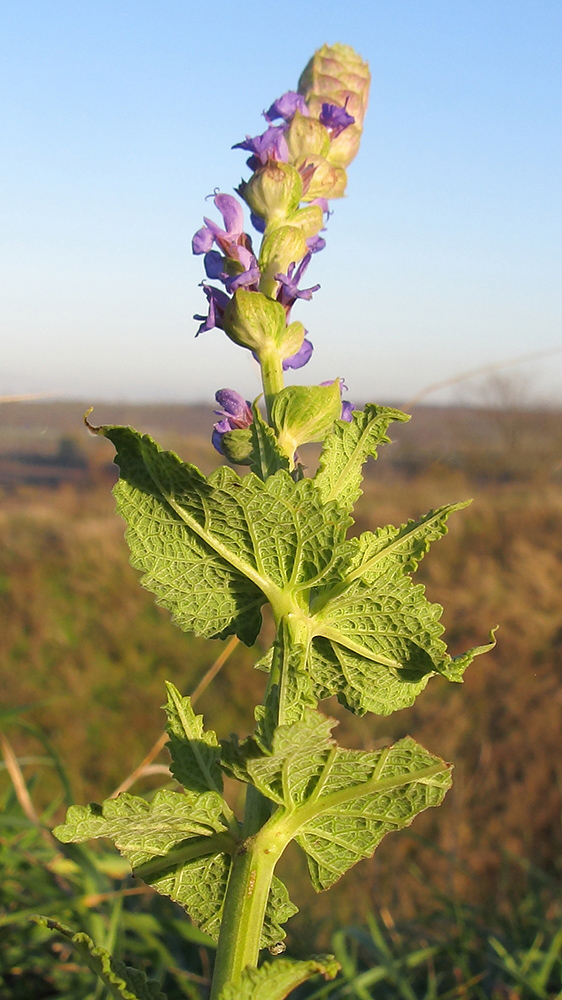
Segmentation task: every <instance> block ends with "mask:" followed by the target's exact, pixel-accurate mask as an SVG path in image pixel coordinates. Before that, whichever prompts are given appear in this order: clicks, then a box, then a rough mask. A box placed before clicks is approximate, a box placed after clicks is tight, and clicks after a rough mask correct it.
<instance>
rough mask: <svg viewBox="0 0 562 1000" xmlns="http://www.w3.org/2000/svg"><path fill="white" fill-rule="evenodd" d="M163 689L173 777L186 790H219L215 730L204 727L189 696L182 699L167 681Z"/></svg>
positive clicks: (220, 778)
mask: <svg viewBox="0 0 562 1000" xmlns="http://www.w3.org/2000/svg"><path fill="white" fill-rule="evenodd" d="M166 690H167V693H168V701H167V704H166V714H167V716H168V724H167V726H166V730H167V733H168V736H169V741H168V749H169V751H170V756H171V758H172V763H171V767H170V770H171V772H172V774H173V775H174V778H175V779H176V781H179V783H180V784H181V785H183V787H184V788H186V789H188V790H189V791H193V792H209V791H212V792H218V793H219V794H220V793H222V771H221V767H220V746H219V743H218V740H217V736H216V733H214V732H213V731H212V730H205V729H204V728H203V716H202V715H195V712H194V711H193V708H192V707H191V698H183V697H182V695H181V694H180V692H179V691H178V689H177V688H176V687H174V685H173V684H170V683H169V682H168V681H167V682H166Z"/></svg>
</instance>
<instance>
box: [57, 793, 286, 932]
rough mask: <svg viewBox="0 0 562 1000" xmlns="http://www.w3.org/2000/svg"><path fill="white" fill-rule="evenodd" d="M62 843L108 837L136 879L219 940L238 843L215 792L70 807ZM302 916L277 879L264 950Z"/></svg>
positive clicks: (59, 830) (125, 798) (59, 833)
mask: <svg viewBox="0 0 562 1000" xmlns="http://www.w3.org/2000/svg"><path fill="white" fill-rule="evenodd" d="M53 832H54V834H55V836H56V837H58V839H59V840H61V841H63V843H70V842H73V843H82V842H83V841H85V840H90V839H91V838H95V837H107V838H109V839H110V840H112V841H113V842H114V844H115V845H116V847H117V848H118V849H119V850H120V851H121V853H122V854H123V855H124V856H125V857H126V858H127V860H128V861H129V862H130V864H131V867H132V869H133V874H134V875H135V876H137V877H138V878H142V880H143V881H144V882H146V883H147V884H148V885H152V886H153V888H154V889H156V890H157V891H158V892H161V893H163V894H164V895H166V896H170V897H171V899H173V900H174V901H175V902H177V903H180V905H181V906H183V907H184V909H185V910H187V912H188V913H189V915H190V917H191V919H192V920H193V922H194V923H195V924H197V926H198V927H200V928H201V929H202V930H203V931H205V932H206V933H207V934H209V935H210V936H211V937H212V938H213V939H214V940H216V939H217V938H218V933H219V928H220V921H221V917H222V908H223V903H224V895H225V892H226V886H227V882H228V876H229V872H230V863H231V852H232V850H233V849H234V848H235V846H236V841H235V839H234V837H233V836H232V833H230V832H229V831H228V829H227V821H226V820H225V818H224V803H223V800H222V798H221V797H220V795H218V794H217V793H216V792H205V793H203V794H197V793H195V792H191V793H190V792H186V793H185V794H184V793H181V792H172V791H168V790H167V789H164V790H161V791H159V792H157V793H156V795H155V797H154V799H153V801H152V802H151V803H148V802H147V801H146V800H145V799H142V798H140V797H138V796H135V795H129V794H128V793H126V792H125V793H122V794H121V795H119V796H118V798H116V799H108V800H107V801H106V802H104V803H103V805H102V806H98V805H89V806H71V807H70V809H69V810H68V813H67V817H66V823H64V824H63V825H61V826H58V827H56V829H55V830H54V831H53ZM295 912H296V908H295V907H294V906H293V904H292V903H291V902H290V900H289V897H288V894H287V891H286V889H285V886H284V885H283V883H282V882H280V881H279V880H278V879H274V882H273V885H272V889H271V893H270V899H269V903H268V907H267V911H266V922H265V924H264V929H263V933H262V939H261V941H262V947H264V948H265V947H270V946H271V945H274V944H276V943H277V942H278V941H281V940H282V939H283V938H284V937H285V932H284V931H283V929H282V928H281V926H280V925H281V923H282V922H285V921H286V920H288V919H289V917H291V916H292V915H293V914H294V913H295Z"/></svg>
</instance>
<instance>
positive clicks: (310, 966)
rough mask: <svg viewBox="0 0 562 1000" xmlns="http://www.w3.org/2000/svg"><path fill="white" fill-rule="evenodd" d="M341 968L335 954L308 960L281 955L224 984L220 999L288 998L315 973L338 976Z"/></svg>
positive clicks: (270, 999)
mask: <svg viewBox="0 0 562 1000" xmlns="http://www.w3.org/2000/svg"><path fill="white" fill-rule="evenodd" d="M339 970H340V964H339V962H336V960H335V958H334V957H333V956H332V955H317V956H316V957H314V958H311V959H309V960H308V961H307V962H298V961H296V960H295V959H293V958H278V959H277V961H275V962H264V964H263V965H262V966H261V967H260V968H259V969H253V968H251V967H249V968H247V969H245V970H244V972H243V973H242V976H241V978H240V979H238V980H237V981H236V982H235V983H228V985H227V986H225V987H224V989H223V990H222V991H221V994H220V997H219V1000H284V998H285V997H287V996H289V993H292V991H293V990H294V989H296V988H297V986H300V985H301V983H304V982H306V980H307V979H311V978H312V976H317V975H319V974H320V975H322V976H324V979H335V977H336V976H337V974H338V972H339Z"/></svg>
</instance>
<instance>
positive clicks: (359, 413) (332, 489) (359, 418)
mask: <svg viewBox="0 0 562 1000" xmlns="http://www.w3.org/2000/svg"><path fill="white" fill-rule="evenodd" d="M409 419H410V417H409V416H408V415H407V414H406V413H402V412H401V411H400V410H394V409H392V408H390V407H387V406H375V405H374V404H372V403H368V404H367V406H366V407H365V409H364V410H354V412H353V414H352V420H351V423H347V422H346V421H344V420H336V422H335V424H334V429H333V431H332V433H331V434H329V435H328V437H327V438H326V441H325V443H324V447H323V449H322V454H321V456H320V465H319V467H318V472H317V473H316V476H315V478H314V482H315V483H316V485H317V486H318V488H319V490H320V493H321V495H322V499H323V500H324V502H325V503H327V502H328V501H330V500H337V502H338V504H339V506H340V507H341V509H342V510H345V511H347V512H350V511H351V510H352V509H353V505H354V503H355V501H356V500H357V498H358V497H359V496H360V495H361V488H360V485H361V480H362V478H363V477H362V471H361V470H362V466H363V464H364V463H365V462H366V461H367V458H368V457H369V455H371V456H372V457H373V458H376V457H377V448H378V446H379V444H387V443H388V442H389V441H390V438H389V437H387V436H386V431H387V428H388V426H389V424H391V423H392V421H393V420H399V421H405V420H409Z"/></svg>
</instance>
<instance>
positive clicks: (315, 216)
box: [287, 205, 324, 240]
mask: <svg viewBox="0 0 562 1000" xmlns="http://www.w3.org/2000/svg"><path fill="white" fill-rule="evenodd" d="M287 221H288V222H290V224H291V226H297V227H298V228H299V229H302V231H303V233H304V235H305V237H306V239H307V240H308V239H310V237H312V236H316V234H317V233H319V232H320V230H321V229H322V228H323V226H324V213H323V212H322V209H321V208H320V205H307V206H306V208H299V210H298V212H295V214H294V215H291V217H290V219H288V220H287Z"/></svg>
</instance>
